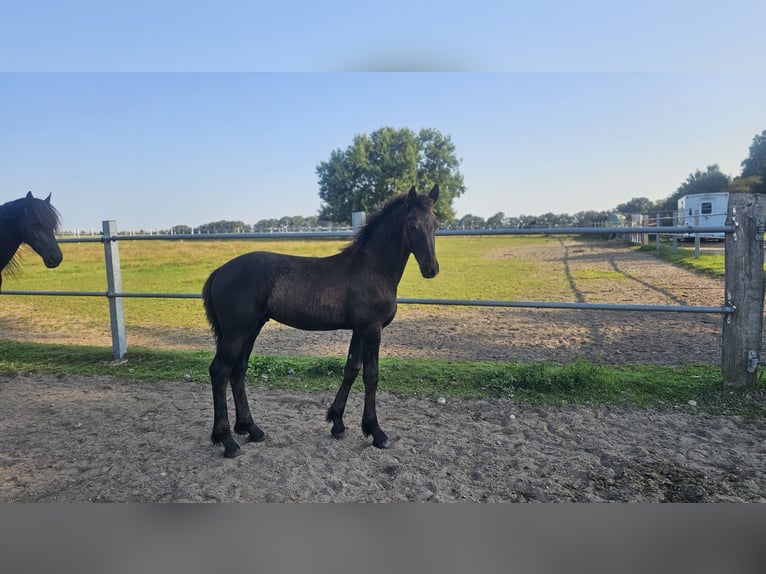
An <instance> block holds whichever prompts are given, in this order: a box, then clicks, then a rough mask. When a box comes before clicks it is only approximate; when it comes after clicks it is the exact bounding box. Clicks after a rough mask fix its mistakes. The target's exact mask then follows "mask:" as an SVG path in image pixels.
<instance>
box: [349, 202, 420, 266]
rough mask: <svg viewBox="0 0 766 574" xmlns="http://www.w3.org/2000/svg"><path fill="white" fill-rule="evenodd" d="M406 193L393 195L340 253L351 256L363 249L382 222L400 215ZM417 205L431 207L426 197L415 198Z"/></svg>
mask: <svg viewBox="0 0 766 574" xmlns="http://www.w3.org/2000/svg"><path fill="white" fill-rule="evenodd" d="M407 195H408V194H407V193H403V194H401V195H395V196H393V197H392V198H390V199H389V200H388V201H386V202H385V203H384V204H383V207H381V208H380V209H379V210H378V211H377V212H375V213H374V214H372V215H371V216H370V218H369V219H368V220H367V223H365V224H364V225H363V226H362V227H360V228H359V231H357V232H356V235H354V239H353V240H352V242H351V243H350V244H349V245H348V246H346V247H345V248H343V249H342V250H341V253H345V254H352V253H356V252H358V251H359V250H360V249H362V248H364V246H365V245H366V244H367V242H368V241H369V239H370V236H372V235H373V234H374V233H375V231H376V230H377V229H378V227H380V226H381V225H382V222H384V221H387V220H388V219H389V218H390V217H394V216H395V215H396V213H400V212H401V211H402V210H401V208H402V206H403V205H404V204H405V203H406V201H407ZM417 205H419V206H421V207H422V208H424V209H430V208H432V207H433V201H432V200H431V198H430V197H428V196H426V195H418V196H417Z"/></svg>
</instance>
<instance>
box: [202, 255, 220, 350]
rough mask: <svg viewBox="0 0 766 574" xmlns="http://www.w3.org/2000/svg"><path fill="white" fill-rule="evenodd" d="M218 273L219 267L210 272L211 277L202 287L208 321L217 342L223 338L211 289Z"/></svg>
mask: <svg viewBox="0 0 766 574" xmlns="http://www.w3.org/2000/svg"><path fill="white" fill-rule="evenodd" d="M217 274H218V269H216V270H215V271H213V272H212V273H211V274H210V277H208V278H207V281H205V285H204V286H203V287H202V303H203V304H204V306H205V315H207V321H208V323H210V329H211V330H212V331H213V336H214V337H215V340H216V343H217V342H218V341H219V340H220V339H221V324H220V323H219V322H218V315H216V312H215V306H214V305H213V294H212V293H211V290H212V287H213V281H214V280H215V276H216V275H217Z"/></svg>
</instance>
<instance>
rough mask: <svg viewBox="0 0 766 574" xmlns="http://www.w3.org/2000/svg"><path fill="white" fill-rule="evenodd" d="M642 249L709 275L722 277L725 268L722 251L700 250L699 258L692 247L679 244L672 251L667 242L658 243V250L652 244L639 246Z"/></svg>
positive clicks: (675, 263) (680, 265)
mask: <svg viewBox="0 0 766 574" xmlns="http://www.w3.org/2000/svg"><path fill="white" fill-rule="evenodd" d="M640 249H641V250H642V251H651V252H653V253H655V254H656V255H657V256H658V257H660V258H661V259H664V260H665V261H669V262H670V263H673V264H674V265H678V266H679V267H683V268H684V269H689V270H691V271H694V272H696V273H702V274H704V275H710V276H711V277H719V278H723V276H724V270H725V267H726V265H725V259H724V256H723V253H705V252H704V251H700V257H699V259H695V258H694V248H689V247H681V246H679V247H678V249H677V251H676V252H675V253H673V248H672V247H670V246H669V245H667V244H660V250H659V252H658V251H657V250H656V249H655V248H654V246H653V245H652V246H649V245H644V246H641V248H640Z"/></svg>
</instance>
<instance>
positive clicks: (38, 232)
mask: <svg viewBox="0 0 766 574" xmlns="http://www.w3.org/2000/svg"><path fill="white" fill-rule="evenodd" d="M24 199H25V201H24V207H23V209H22V214H21V217H20V219H19V220H18V222H17V229H18V231H19V235H20V236H21V240H22V242H24V243H26V244H27V245H29V246H30V247H31V248H32V249H33V250H34V251H35V253H37V254H38V255H39V256H40V257H41V258H42V260H43V262H44V263H45V266H46V267H48V268H53V267H58V265H59V263H61V260H62V259H63V258H64V256H63V255H62V253H61V249H60V248H59V244H58V242H57V241H56V236H55V233H56V230H57V229H58V226H59V214H58V212H57V211H56V209H55V208H54V207H53V206H52V205H51V194H50V193H49V194H48V197H46V198H45V199H38V198H36V197H33V196H32V192H31V191H30V192H29V193H27V195H26V197H25V198H24Z"/></svg>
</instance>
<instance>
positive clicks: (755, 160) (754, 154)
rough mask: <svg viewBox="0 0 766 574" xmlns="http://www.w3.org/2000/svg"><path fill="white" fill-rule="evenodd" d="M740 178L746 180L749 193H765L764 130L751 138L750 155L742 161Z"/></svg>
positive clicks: (765, 137)
mask: <svg viewBox="0 0 766 574" xmlns="http://www.w3.org/2000/svg"><path fill="white" fill-rule="evenodd" d="M742 178H754V179H748V183H749V187H750V190H751V191H754V192H756V193H766V130H763V131H762V132H761V134H760V135H756V136H755V137H754V138H753V143H752V145H751V146H750V155H748V156H747V158H745V159H744V160H743V161H742Z"/></svg>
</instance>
